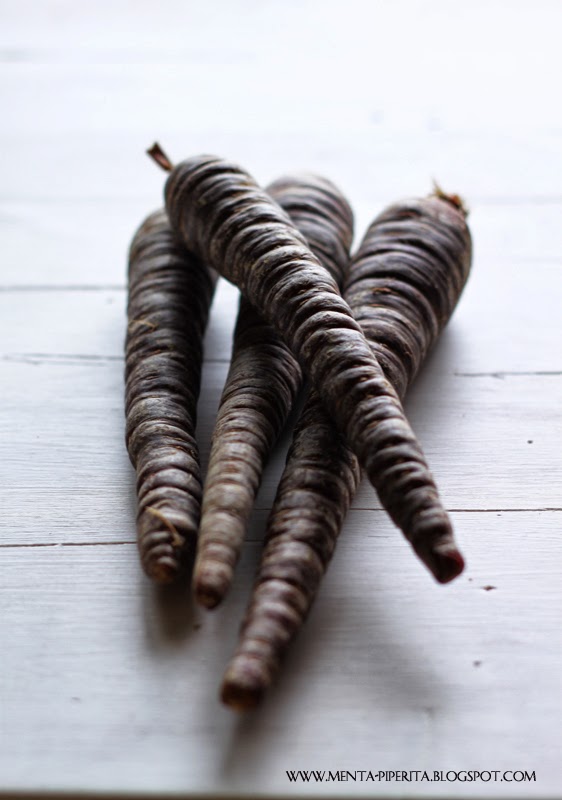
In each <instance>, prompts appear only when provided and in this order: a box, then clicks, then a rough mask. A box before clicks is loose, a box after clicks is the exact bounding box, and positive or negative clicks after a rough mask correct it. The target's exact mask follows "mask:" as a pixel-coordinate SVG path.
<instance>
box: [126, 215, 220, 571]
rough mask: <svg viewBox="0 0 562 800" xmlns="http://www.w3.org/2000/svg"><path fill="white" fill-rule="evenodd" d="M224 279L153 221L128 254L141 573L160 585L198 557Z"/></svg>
mask: <svg viewBox="0 0 562 800" xmlns="http://www.w3.org/2000/svg"><path fill="white" fill-rule="evenodd" d="M214 284H215V276H214V275H213V274H212V273H211V272H210V270H208V269H207V268H206V267H205V266H204V265H203V264H202V262H201V261H200V260H199V259H198V258H197V257H195V256H194V255H192V254H191V253H188V252H187V251H186V250H185V248H184V247H183V246H182V245H181V244H179V243H178V242H177V241H176V239H175V238H174V236H173V234H172V231H171V229H170V225H169V222H168V218H167V215H166V213H165V212H164V211H159V212H155V213H154V214H151V215H150V216H149V217H148V218H147V219H146V220H145V222H144V223H143V224H142V225H141V227H140V228H139V229H138V231H137V232H136V234H135V236H134V238H133V241H132V244H131V248H130V252H129V300H128V327H127V337H126V344H125V348H126V370H125V378H126V400H125V411H126V443H127V449H128V452H129V456H130V458H131V462H132V464H133V466H134V467H135V469H136V473H137V497H138V514H137V538H138V546H139V551H140V557H141V562H142V566H143V568H144V571H145V572H146V574H147V575H149V576H150V577H151V578H153V579H154V580H155V581H157V582H160V583H168V582H170V581H172V580H174V579H175V578H176V577H177V576H178V575H179V574H180V573H181V572H182V571H183V570H184V568H185V567H186V565H187V563H188V562H189V560H190V558H191V557H192V556H193V552H194V549H195V541H196V537H197V528H198V524H199V516H200V504H201V472H200V466H199V452H198V448H197V443H196V441H195V421H196V407H197V398H198V395H199V385H200V376H201V364H202V358H203V353H202V345H203V333H204V330H205V326H206V323H207V317H208V313H209V306H210V304H211V298H212V295H213V290H214Z"/></svg>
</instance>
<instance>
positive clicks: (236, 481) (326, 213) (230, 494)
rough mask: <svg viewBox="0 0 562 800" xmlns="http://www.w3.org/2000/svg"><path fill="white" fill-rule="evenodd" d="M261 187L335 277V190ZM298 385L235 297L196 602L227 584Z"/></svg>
mask: <svg viewBox="0 0 562 800" xmlns="http://www.w3.org/2000/svg"><path fill="white" fill-rule="evenodd" d="M267 191H268V193H269V195H270V196H271V197H272V198H273V199H274V200H275V201H276V202H277V203H278V204H279V205H280V206H281V208H283V209H284V210H285V211H286V212H287V213H288V214H289V216H290V218H291V220H292V222H293V223H294V225H295V226H296V227H297V228H298V229H299V230H300V232H301V233H302V234H303V235H304V236H305V237H306V240H307V242H308V244H309V246H310V248H311V250H312V252H313V253H314V254H315V255H316V256H317V258H319V259H320V260H321V261H322V263H323V264H324V266H325V267H326V268H327V269H328V271H329V272H330V274H331V275H332V276H333V277H334V279H335V280H336V281H338V282H341V280H342V279H343V273H344V269H345V268H346V267H347V263H348V261H349V250H350V247H351V242H352V238H353V213H352V211H351V208H350V206H349V204H348V203H347V201H346V199H345V198H344V197H343V195H342V194H341V193H340V192H339V190H338V189H337V188H336V187H335V186H334V185H333V184H332V183H330V182H329V181H327V180H325V179H323V178H319V177H316V176H312V175H311V176H306V177H304V176H303V177H294V178H293V177H289V178H285V179H283V180H280V181H277V182H275V183H274V184H272V185H271V186H270V187H268V190H267ZM300 386H301V370H300V367H299V365H298V363H297V361H296V359H295V357H294V356H293V354H292V353H291V351H290V350H289V348H288V347H287V345H285V343H284V342H283V340H282V339H281V337H280V336H279V334H278V333H276V331H275V330H274V329H273V328H272V327H271V326H270V325H269V324H268V323H267V322H265V321H264V319H263V317H261V315H260V314H258V312H257V311H256V310H255V309H254V308H253V306H252V305H251V304H250V303H249V302H248V301H247V300H245V299H244V298H243V297H242V299H241V302H240V310H239V314H238V319H237V323H236V327H235V331H234V341H233V350H232V360H231V366H230V370H229V373H228V377H227V380H226V384H225V388H224V391H223V394H222V398H221V402H220V406H219V411H218V415H217V421H216V425H215V430H214V433H213V440H212V446H211V455H210V459H209V468H208V472H207V478H206V481H205V487H204V492H203V503H202V515H201V526H200V531H199V539H198V545H197V552H198V555H197V559H196V562H195V569H194V577H193V581H194V589H195V595H196V598H197V599H198V601H199V602H200V603H201V604H202V605H205V606H207V607H210V608H212V607H214V606H216V605H217V604H218V603H219V602H221V600H222V599H223V598H224V595H225V594H226V592H227V590H228V588H229V587H230V584H231V581H232V576H233V570H234V566H235V564H236V562H237V560H238V557H239V554H240V549H241V546H242V542H243V540H244V536H245V533H246V528H247V525H248V520H249V517H250V513H251V511H252V508H253V505H254V501H255V497H256V494H257V491H258V488H259V485H260V481H261V477H262V473H263V469H264V466H265V463H266V461H267V458H268V457H269V454H270V452H271V450H272V448H273V445H274V444H275V442H276V440H277V438H278V436H279V434H280V433H281V430H282V428H283V426H284V425H285V422H286V420H287V417H288V415H289V413H290V411H291V408H292V406H293V403H294V401H295V398H296V395H297V392H298V390H299V388H300Z"/></svg>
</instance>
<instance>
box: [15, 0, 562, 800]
mask: <svg viewBox="0 0 562 800" xmlns="http://www.w3.org/2000/svg"><path fill="white" fill-rule="evenodd" d="M0 15H1V16H0V98H1V101H2V102H1V109H2V126H1V128H0V165H1V181H0V252H1V261H0V326H1V334H0V381H1V387H2V391H1V397H0V448H1V450H0V485H1V487H2V488H1V496H2V507H1V514H0V528H1V532H0V533H1V539H0V559H1V561H2V566H1V572H0V575H1V578H0V604H1V605H0V626H1V627H0V666H1V669H0V737H1V740H0V789H1V790H2V791H3V796H5V797H14V796H15V794H16V792H19V793H26V792H28V793H32V792H37V793H39V795H42V794H43V793H47V792H55V793H59V792H64V791H67V792H70V793H74V792H76V791H79V790H80V791H83V792H88V793H95V792H109V793H111V794H114V795H120V794H126V793H133V794H142V793H153V794H155V795H158V796H163V795H166V794H168V793H169V794H173V795H175V796H186V797H193V796H196V795H201V794H208V795H210V796H216V797H218V796H223V795H240V796H249V795H257V796H259V797H271V796H273V795H287V796H296V795H309V794H310V795H319V796H321V795H327V794H330V795H345V796H350V795H357V796H370V797H398V796H401V797H432V796H448V797H506V798H507V797H515V796H520V797H529V798H530V797H542V798H555V797H559V796H560V795H561V794H562V768H561V766H560V764H561V761H562V754H561V747H560V733H559V731H560V722H561V713H560V712H561V708H562V696H561V694H562V692H561V684H560V673H561V667H562V663H561V661H562V658H561V656H562V648H561V644H560V621H561V610H562V603H561V590H560V555H561V549H562V548H561V544H560V538H561V537H560V523H561V521H562V485H561V484H562V482H561V472H560V454H561V452H562V426H561V422H560V409H561V405H562V356H561V344H562V341H561V339H562V337H561V327H562V325H561V314H560V309H561V288H562V277H561V270H562V155H561V153H562V104H561V103H560V75H561V74H562V50H561V48H560V31H561V30H562V5H561V4H560V3H558V2H556V1H555V0H552V2H547V0H536V2H534V3H529V2H523V1H522V0H520V1H518V0H513V1H512V2H499V0H496V1H494V0H487V2H479V1H478V0H476V1H475V2H472V3H466V4H465V5H464V6H460V5H459V4H458V3H451V2H446V0H417V1H416V0H395V1H394V2H380V1H379V2H369V3H367V2H358V1H357V0H346V2H342V3H337V2H335V0H322V1H321V0H309V2H290V1H289V2H287V0H285V2H281V0H267V2H265V1H264V2H257V0H255V1H254V0H236V1H233V2H227V0H223V2H215V3H200V2H197V3H195V2H192V0H182V2H179V0H178V2H175V1H174V0H167V2H163V3H162V2H161V3H159V4H158V3H154V2H145V1H144V0H143V1H141V2H139V0H137V2H131V1H130V0H117V1H115V0H114V1H113V2H100V0H97V2H96V3H89V4H86V3H76V2H71V0H57V1H56V2H55V1H54V0H51V2H37V1H36V2H30V1H28V2H25V0H24V1H23V2H21V1H20V2H17V3H14V2H6V1H5V0H3V1H2V2H0ZM154 138H158V139H159V140H160V142H161V143H162V145H163V146H164V147H165V149H166V150H168V151H169V153H170V155H171V156H172V158H174V159H180V158H181V157H183V156H187V155H192V154H195V153H197V152H216V153H218V154H221V155H225V156H227V157H229V158H231V159H235V160H238V161H239V162H241V163H242V164H244V165H245V166H246V167H247V168H248V169H249V170H250V171H251V172H252V173H253V174H254V175H255V176H256V177H257V178H258V180H260V181H263V182H267V181H269V180H270V179H273V178H274V177H277V176H279V175H280V174H282V173H284V172H287V171H295V170H302V169H307V170H315V171H317V172H320V173H322V174H325V175H326V176H327V177H330V178H331V179H332V180H334V181H336V182H337V183H338V184H339V185H340V187H341V188H342V189H343V190H344V191H345V192H346V193H347V194H348V196H349V198H350V200H351V202H352V204H353V206H354V208H355V210H356V217H357V233H358V237H360V236H361V235H362V233H363V230H364V228H365V226H366V225H367V223H368V222H369V221H370V220H371V219H372V218H373V216H374V215H375V214H376V213H378V212H379V211H380V210H381V209H382V208H383V207H384V205H385V204H387V203H389V202H391V201H394V200H396V199H399V198H400V197H402V196H408V195H421V194H425V193H426V192H427V191H428V190H429V189H430V186H431V180H432V179H433V178H436V179H438V180H439V182H440V183H441V184H442V185H443V187H444V188H446V189H448V190H450V191H455V192H459V193H461V194H462V195H463V196H464V197H465V198H466V200H467V202H468V204H469V206H470V207H471V209H472V213H471V216H470V224H471V227H472V230H473V235H474V241H475V259H474V267H473V275H472V277H471V279H470V284H469V286H468V287H467V290H466V293H465V295H464V297H463V299H462V302H461V304H460V306H459V309H458V312H457V313H456V314H455V316H454V319H453V321H452V322H451V324H450V326H449V327H448V329H447V331H446V332H445V333H444V335H443V337H442V339H441V341H440V342H439V343H438V345H437V347H436V348H435V350H434V351H433V353H432V355H431V357H430V359H429V360H428V363H427V366H426V368H425V369H424V371H423V373H422V374H421V376H420V377H419V379H418V381H417V382H416V385H415V387H414V388H413V390H412V392H411V393H410V395H409V398H408V402H407V410H408V412H409V414H410V416H411V419H412V422H413V424H414V427H415V429H416V431H417V432H418V433H419V435H420V438H421V440H422V442H423V445H424V447H425V451H426V454H427V456H428V459H429V461H430V463H431V465H432V468H433V470H434V473H435V475H436V478H437V481H438V483H439V485H440V487H441V490H442V495H443V497H444V500H445V503H446V505H447V507H448V508H449V509H451V512H452V517H453V520H454V523H455V525H456V531H457V536H458V539H459V542H460V544H461V546H462V549H463V551H464V553H465V555H466V558H467V563H468V566H467V569H466V572H465V573H464V574H463V575H462V576H461V577H460V578H459V579H458V580H457V581H456V582H454V583H453V584H452V585H449V586H446V587H441V586H438V585H436V584H435V583H434V582H433V581H432V579H431V578H430V576H429V575H428V574H427V573H426V572H425V570H424V569H423V567H422V566H421V565H420V564H419V563H418V562H417V561H416V560H415V558H414V557H413V556H412V554H411V552H410V549H409V547H408V546H407V544H406V543H405V542H404V541H403V540H402V539H401V537H400V535H399V533H398V532H397V531H396V530H395V529H394V528H393V527H392V525H391V524H390V523H389V522H388V520H387V519H386V516H385V515H384V514H383V513H382V512H381V511H380V506H379V504H378V501H377V499H376V497H375V495H374V493H373V492H372V490H371V489H370V488H369V487H367V486H363V487H362V488H361V490H360V492H359V494H358V496H357V498H356V501H355V503H354V508H353V510H352V511H351V513H350V515H349V518H348V521H347V523H346V526H345V529H344V532H343V534H342V537H341V540H340V543H339V546H338V549H337V552H336V556H335V558H334V561H333V563H332V565H331V568H330V570H329V573H328V575H327V577H326V580H325V583H324V585H323V588H322V591H321V594H320V596H319V598H318V602H317V604H316V606H315V608H314V610H313V612H312V614H311V617H310V619H309V621H308V624H307V626H306V629H305V630H304V631H303V632H302V635H301V636H300V638H299V639H298V641H297V642H296V644H295V646H294V648H293V650H292V653H291V655H290V657H289V658H288V660H287V662H286V664H285V669H284V671H283V674H282V676H281V679H280V680H279V682H278V684H277V686H276V687H275V689H274V690H273V691H272V692H271V695H270V697H269V698H268V700H267V702H266V703H265V705H264V706H263V708H262V709H261V710H260V711H258V712H256V713H254V714H252V715H249V716H247V717H246V718H244V719H239V718H237V717H235V716H234V715H233V714H231V713H230V712H229V711H227V710H226V709H223V708H222V707H221V706H220V705H219V703H218V700H217V687H218V684H219V682H220V678H221V674H222V669H223V667H224V665H225V663H226V660H227V658H228V656H229V654H230V653H231V652H232V649H233V646H234V643H235V640H236V636H237V628H238V624H239V620H240V618H241V614H242V612H243V608H244V604H245V601H246V599H247V596H248V592H249V588H250V584H251V577H252V573H253V570H254V569H255V565H256V563H257V559H258V558H259V551H260V544H259V541H260V535H261V532H262V530H263V524H264V521H265V517H266V513H267V509H268V508H269V506H270V504H271V502H272V499H273V495H274V492H275V487H276V483H277V480H278V477H279V474H280V471H281V468H282V463H283V457H284V448H285V447H286V444H287V441H288V439H287V437H285V439H284V441H283V442H282V443H281V444H280V447H279V448H278V450H277V452H276V455H275V458H274V459H273V462H272V464H271V466H270V468H269V469H268V472H267V474H266V476H265V479H264V485H263V489H262V491H261V493H260V496H259V499H258V503H257V511H256V514H255V517H254V520H253V524H252V531H251V536H250V540H249V541H248V544H247V546H246V548H245V552H244V556H243V560H242V563H241V565H240V569H239V571H238V574H237V579H236V584H235V587H234V590H233V592H232V595H231V596H230V597H229V599H228V602H227V603H226V605H225V607H224V608H223V609H221V610H220V611H218V612H215V613H213V614H204V613H202V612H199V611H198V610H195V609H194V608H193V607H192V606H191V603H190V600H189V593H188V592H187V591H178V592H175V593H173V592H172V593H170V592H167V593H163V594H161V593H160V594H159V593H157V592H155V591H154V590H153V589H152V587H151V586H150V585H148V582H147V581H146V580H145V578H144V577H143V576H142V575H141V573H140V570H139V567H138V565H137V560H136V552H135V544H134V476H133V471H132V469H131V467H130V466H129V463H128V459H127V456H126V453H125V449H124V445H123V427H124V426H123V399H122V395H123V379H122V373H123V358H122V347H123V339H124V329H125V317H124V308H125V300H126V297H125V263H126V251H127V246H128V242H129V240H130V237H131V235H132V233H133V231H134V230H135V228H136V227H137V225H138V224H139V222H140V221H141V219H142V218H143V217H144V216H145V215H146V214H147V213H148V212H149V211H151V210H152V209H154V208H155V207H157V206H158V205H160V204H161V191H162V185H163V180H164V177H163V174H162V173H161V172H159V170H158V169H157V168H156V167H155V166H154V165H153V164H152V163H151V162H149V160H148V159H147V158H146V156H145V155H144V149H145V148H146V147H147V146H148V145H150V144H151V143H152V141H153V140H154ZM235 306H236V292H235V291H234V290H233V289H232V288H231V287H229V286H227V285H226V284H223V285H221V288H220V290H219V293H218V296H217V298H216V302H215V306H214V310H213V314H212V320H211V324H210V329H209V333H208V339H207V347H206V357H207V363H206V366H205V372H204V380H203V394H202V401H201V404H200V426H199V429H200V439H201V446H202V451H203V458H204V459H206V457H207V454H208V442H209V437H210V434H211V430H212V425H213V419H214V414H215V411H216V406H217V403H218V398H219V395H220V391H221V387H222V382H223V381H224V377H225V374H226V370H227V366H228V357H229V346H230V332H231V326H232V322H233V319H234V314H235V310H236V309H235ZM490 586H493V587H494V588H493V589H489V590H486V589H485V588H484V587H490ZM287 769H295V770H296V769H318V770H337V769H339V770H373V771H378V770H415V769H427V770H431V771H433V770H445V771H446V770H469V769H470V770H504V769H510V770H518V769H523V770H525V769H526V770H529V771H531V770H535V772H536V783H520V784H514V783H505V782H503V783H502V782H498V783H481V782H480V783H454V784H446V785H445V784H435V783H432V784H430V783H392V782H386V783H385V782H382V783H366V782H363V783H360V782H356V783H353V782H347V783H330V784H314V783H309V784H306V783H304V784H303V783H298V784H290V783H289V782H288V779H287V777H286V770H287ZM0 793H1V791H0Z"/></svg>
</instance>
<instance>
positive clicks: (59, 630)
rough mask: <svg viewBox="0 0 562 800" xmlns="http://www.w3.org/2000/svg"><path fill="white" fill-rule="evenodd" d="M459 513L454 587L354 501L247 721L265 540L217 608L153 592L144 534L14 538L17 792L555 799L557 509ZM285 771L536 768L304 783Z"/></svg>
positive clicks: (6, 693)
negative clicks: (230, 704)
mask: <svg viewBox="0 0 562 800" xmlns="http://www.w3.org/2000/svg"><path fill="white" fill-rule="evenodd" d="M454 516H455V521H456V522H457V524H458V525H459V527H460V526H461V525H462V526H465V527H466V528H467V530H468V531H469V535H468V537H467V538H468V540H469V541H470V550H471V559H470V567H469V570H468V571H467V573H466V574H465V575H463V576H462V577H461V578H460V579H459V580H458V581H456V582H455V583H453V584H451V585H449V586H447V587H440V586H437V585H435V584H434V583H433V582H432V581H431V580H430V579H429V578H428V576H427V574H426V573H425V572H424V571H422V570H421V569H420V568H419V564H417V563H415V561H414V559H412V558H411V554H410V552H409V550H408V548H407V546H406V545H405V544H404V543H403V542H402V541H401V540H400V539H399V538H397V537H396V536H395V534H394V531H392V530H391V528H390V525H389V523H388V521H387V520H386V518H385V517H384V515H382V514H380V513H374V512H368V513H367V512H357V511H356V512H352V514H351V517H350V526H349V530H348V531H347V532H346V535H345V536H344V537H343V538H342V541H341V542H340V545H339V548H338V552H337V553H336V557H335V559H334V562H333V564H332V566H331V568H330V570H329V573H328V575H327V577H326V581H325V583H324V585H323V588H322V591H321V595H320V597H319V599H318V603H317V604H316V606H315V608H314V610H313V613H312V615H311V617H310V619H309V621H308V623H307V627H306V631H305V632H304V633H303V635H302V636H301V637H300V639H299V640H298V641H297V642H296V643H295V647H294V649H293V652H292V653H291V655H290V657H289V659H288V661H287V663H286V664H285V670H284V673H283V675H282V677H281V679H280V681H279V683H278V685H277V686H276V688H275V689H274V690H273V691H272V692H271V695H270V697H269V698H268V701H267V703H266V705H265V706H264V708H263V709H262V710H261V711H260V712H258V713H255V714H253V715H250V716H248V717H247V718H245V719H244V720H239V719H237V718H235V717H234V716H232V715H231V714H230V713H229V712H227V711H226V710H224V709H222V708H221V707H220V706H219V704H218V702H217V698H216V692H217V685H218V682H219V680H220V676H221V672H222V669H223V666H224V664H225V662H226V660H227V658H228V655H229V654H230V652H231V650H232V647H233V645H234V641H235V638H236V630H237V627H238V622H239V619H240V616H241V613H242V609H243V605H244V602H245V597H246V593H247V591H248V590H249V585H250V581H251V574H252V572H253V569H254V565H255V561H256V558H257V555H258V553H257V547H256V545H248V546H246V548H245V552H244V557H243V561H242V564H241V572H240V574H239V576H238V579H237V581H236V584H235V587H234V590H233V594H232V596H231V597H230V598H229V601H228V603H227V604H226V606H225V607H224V609H220V610H219V611H218V612H216V613H213V614H203V613H201V612H199V611H196V610H194V609H192V608H191V607H190V603H189V600H188V598H187V596H186V594H185V593H184V592H181V591H180V592H177V593H176V594H175V595H174V594H170V593H165V594H160V595H158V594H155V593H154V592H153V591H152V589H151V588H150V587H149V586H148V585H147V583H146V581H145V580H143V579H142V578H141V577H140V575H139V573H138V567H137V564H136V554H135V552H134V546H132V545H123V546H116V545H114V546H109V547H107V546H98V547H89V548H85V547H65V548H16V549H12V550H6V549H3V550H0V558H1V559H2V575H3V586H4V593H3V609H2V630H3V633H2V642H1V643H2V652H3V668H2V671H1V672H0V687H1V688H0V692H1V698H2V709H3V714H2V725H3V743H2V748H0V784H1V785H2V786H3V787H4V791H8V793H9V792H10V790H15V789H22V788H23V789H26V790H29V791H33V790H41V789H45V788H46V787H49V788H50V789H51V790H63V789H64V790H68V791H71V792H77V791H79V790H89V791H96V790H97V791H113V792H127V791H129V792H141V793H155V794H157V795H158V796H168V793H171V792H177V793H180V792H183V793H190V792H192V793H196V792H201V793H203V792H208V793H209V794H210V795H212V796H215V797H219V796H220V797H222V796H223V795H229V794H230V793H233V794H239V795H242V796H254V793H258V794H259V796H266V795H269V794H270V793H271V794H275V793H277V794H281V795H283V796H294V795H298V796H302V795H304V794H306V795H311V796H326V794H325V793H326V791H327V790H328V791H329V793H330V796H331V795H335V796H346V797H349V796H350V792H353V794H354V795H356V796H369V797H388V796H397V795H398V794H399V795H400V796H406V797H412V796H416V797H430V796H433V797H435V796H439V797H443V796H446V797H450V796H452V794H454V795H455V796H470V797H490V796H492V795H493V796H494V797H502V798H503V797H505V798H507V797H515V796H519V797H529V798H530V797H537V796H540V797H544V798H550V797H552V798H554V797H557V796H558V792H559V786H560V783H559V781H560V765H559V751H558V746H557V740H558V733H557V732H558V723H559V718H560V712H561V711H562V708H561V700H562V697H561V694H560V691H559V676H560V669H561V667H562V663H561V655H562V652H561V648H560V637H559V636H558V628H559V606H558V605H557V603H558V600H557V598H558V597H559V576H558V568H557V564H558V561H559V558H560V537H559V536H558V530H559V527H560V514H559V513H523V514H495V513H492V514H455V515H454ZM359 543H360V544H359ZM555 565H556V566H555ZM489 586H493V587H494V589H493V590H485V588H484V587H489ZM529 675H533V676H534V680H531V681H530V680H529ZM522 718H524V724H520V723H521V720H522ZM288 769H318V770H336V769H339V770H342V769H343V770H361V769H363V770H373V771H375V770H395V769H405V770H409V769H421V770H423V769H427V770H430V771H433V770H445V771H446V770H450V769H452V770H459V769H478V770H489V769H492V770H495V769H498V770H503V769H512V770H513V769H526V770H529V771H531V770H534V771H535V773H536V782H535V783H519V784H507V783H501V782H498V783H495V784H493V786H492V785H491V784H489V783H484V782H477V783H472V784H470V785H467V784H464V785H461V784H459V783H455V784H433V783H426V784H424V783H412V784H404V783H401V784H395V783H385V782H384V781H383V782H381V783H366V782H364V783H354V784H353V785H352V786H351V785H350V783H349V782H346V783H330V784H328V785H326V784H321V783H318V784H308V785H303V784H302V783H296V784H291V783H289V781H288V779H287V776H286V770H288Z"/></svg>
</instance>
